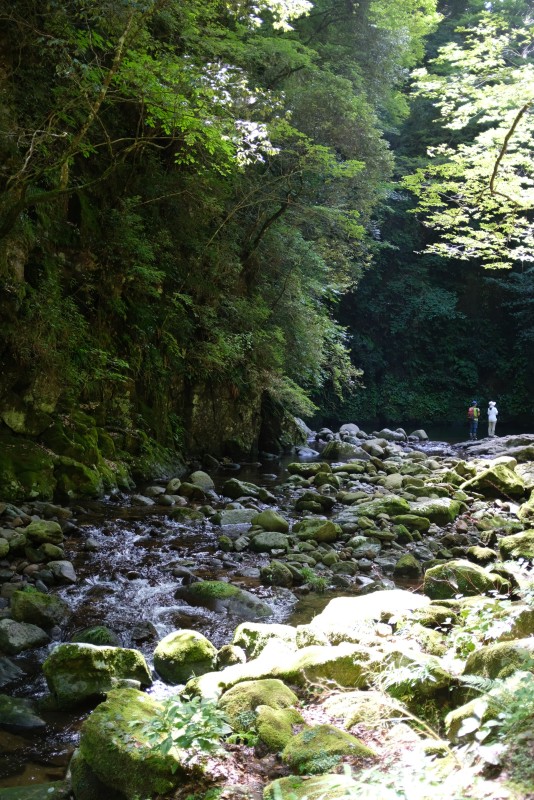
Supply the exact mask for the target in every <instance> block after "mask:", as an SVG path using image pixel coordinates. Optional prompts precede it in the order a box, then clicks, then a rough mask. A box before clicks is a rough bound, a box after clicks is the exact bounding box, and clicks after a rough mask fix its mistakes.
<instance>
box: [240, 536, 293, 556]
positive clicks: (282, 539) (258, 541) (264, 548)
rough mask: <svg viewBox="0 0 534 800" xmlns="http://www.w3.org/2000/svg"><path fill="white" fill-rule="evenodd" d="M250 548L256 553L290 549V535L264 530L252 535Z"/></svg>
mask: <svg viewBox="0 0 534 800" xmlns="http://www.w3.org/2000/svg"><path fill="white" fill-rule="evenodd" d="M249 546H250V549H251V550H252V551H253V552H254V553H272V552H276V551H286V552H287V550H289V537H288V536H286V535H285V534H284V533H276V532H275V531H263V532H262V533H258V534H255V535H251V537H250V545H249Z"/></svg>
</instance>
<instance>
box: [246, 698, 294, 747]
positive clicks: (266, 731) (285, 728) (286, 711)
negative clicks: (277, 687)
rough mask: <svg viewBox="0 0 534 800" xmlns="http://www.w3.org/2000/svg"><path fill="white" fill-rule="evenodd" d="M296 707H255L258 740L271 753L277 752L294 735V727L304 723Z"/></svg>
mask: <svg viewBox="0 0 534 800" xmlns="http://www.w3.org/2000/svg"><path fill="white" fill-rule="evenodd" d="M304 724H305V723H304V718H303V717H302V715H301V714H300V713H299V712H298V711H297V709H296V708H279V709H277V708H271V707H270V706H258V707H257V708H256V722H255V727H256V730H257V732H258V738H259V740H260V741H261V742H262V743H263V744H264V745H265V747H266V748H267V749H268V750H269V751H270V752H271V753H279V752H280V751H281V750H283V749H284V747H285V746H286V745H287V743H288V742H289V741H290V739H291V738H292V737H293V736H294V735H295V727H296V726H302V725H304Z"/></svg>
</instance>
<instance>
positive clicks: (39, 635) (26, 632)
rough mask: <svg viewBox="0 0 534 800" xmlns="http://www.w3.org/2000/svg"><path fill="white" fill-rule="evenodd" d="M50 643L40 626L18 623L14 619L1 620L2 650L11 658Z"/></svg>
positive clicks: (0, 645) (0, 641)
mask: <svg viewBox="0 0 534 800" xmlns="http://www.w3.org/2000/svg"><path fill="white" fill-rule="evenodd" d="M49 641H50V637H49V636H48V634H47V633H46V631H44V630H43V629H42V628H40V627H39V626H38V625H32V624H31V623H27V622H17V621H16V620H14V619H1V620H0V650H1V651H3V652H4V653H6V654H7V655H9V656H14V655H18V653H22V652H23V651H24V650H31V649H33V648H34V647H41V646H42V645H44V644H48V642H49Z"/></svg>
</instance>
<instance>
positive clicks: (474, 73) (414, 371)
mask: <svg viewBox="0 0 534 800" xmlns="http://www.w3.org/2000/svg"><path fill="white" fill-rule="evenodd" d="M439 7H440V10H441V11H442V13H443V21H442V22H441V24H440V25H439V27H438V29H437V30H436V32H435V33H434V34H433V35H432V36H430V37H429V39H428V45H427V54H428V55H427V59H426V62H425V67H424V69H421V70H418V71H417V73H416V76H417V84H416V86H415V90H414V92H413V93H412V95H411V97H412V100H411V112H410V115H409V117H408V118H407V119H406V121H405V122H404V123H403V125H402V126H401V128H400V130H399V131H398V133H397V134H394V133H393V134H390V139H391V143H392V148H393V151H394V152H395V155H396V156H397V159H396V164H397V167H396V177H397V179H398V183H397V185H396V186H395V187H394V188H393V190H392V191H391V192H390V194H389V196H388V198H387V200H386V202H384V203H383V204H382V205H381V209H380V210H379V211H377V213H376V234H375V239H376V241H375V243H374V262H375V268H374V269H373V270H371V271H369V272H368V273H367V274H366V275H365V276H364V278H363V280H362V282H361V283H360V285H359V286H358V289H357V291H356V292H355V293H354V294H353V295H352V296H347V297H346V298H345V299H344V301H343V304H342V309H341V311H342V313H341V317H340V318H341V319H342V321H343V322H344V323H345V324H346V325H347V327H348V329H349V331H350V334H351V342H352V358H353V360H354V362H355V363H356V364H358V366H359V367H360V368H362V370H363V383H364V384H365V386H366V389H365V391H362V392H359V393H357V394H355V395H354V396H352V397H351V398H349V399H348V400H347V401H346V402H345V403H342V404H339V403H338V402H337V401H335V400H334V399H333V398H331V397H326V398H324V401H323V402H321V403H320V405H321V406H322V407H323V408H324V410H325V412H326V420H328V421H331V420H333V419H336V420H339V419H342V420H343V421H347V420H361V421H367V420H369V421H373V422H375V421H376V422H377V424H396V425H399V424H401V425H405V424H408V423H409V422H411V423H413V424H414V425H417V426H419V425H420V424H424V425H428V424H429V423H440V422H445V423H451V422H456V423H457V425H458V433H460V430H461V426H462V425H464V426H465V413H466V408H467V406H468V404H469V403H470V402H471V400H472V398H477V399H479V402H481V404H482V405H484V403H486V402H487V401H488V400H489V399H494V400H497V402H498V406H499V408H500V416H499V419H500V422H501V428H500V430H501V431H504V430H506V429H505V428H504V427H503V425H502V423H509V425H510V427H511V429H514V428H515V430H517V429H518V428H519V429H521V428H522V427H523V426H528V425H529V424H530V420H531V417H532V413H533V411H534V400H533V392H534V384H533V381H532V375H531V372H530V370H529V369H528V367H527V364H528V362H529V361H530V360H531V359H532V357H533V355H534V352H533V350H532V346H533V338H532V322H531V319H532V315H531V312H532V303H533V297H534V295H533V293H532V289H533V285H532V280H533V273H532V268H531V267H530V261H531V259H532V252H533V250H532V242H531V234H530V233H529V230H530V227H529V226H531V225H532V219H531V218H532V214H531V211H530V206H531V200H530V194H531V187H530V182H531V178H530V177H529V176H530V175H531V173H532V141H531V132H530V130H529V131H525V130H524V127H525V126H527V127H528V125H529V120H530V121H531V118H532V108H531V106H529V105H528V103H527V101H528V97H527V95H528V96H530V95H529V92H530V93H531V92H532V82H531V81H530V80H528V77H527V76H528V75H530V72H531V70H532V55H531V49H532V48H531V44H529V42H530V43H531V42H532V22H531V20H529V9H528V4H527V3H524V2H521V0H518V1H517V2H516V1H515V0H503V1H502V2H499V3H492V4H488V3H482V2H479V0H468V2H442V3H441V4H440V6H439ZM492 31H493V34H495V32H496V31H498V32H499V35H498V36H497V35H496V34H495V35H493V34H492V33H491V32H492ZM529 37H530V38H529ZM489 53H491V58H490V57H489V55H488V54H489ZM527 105H528V107H527ZM521 110H522V113H521V115H520V116H519V117H518V115H519V114H520V111H521ZM516 117H518V119H517V124H516V125H515V126H514V128H513V131H512V126H513V123H514V121H515V119H516ZM530 127H531V126H530ZM510 132H511V136H509V137H508V133H510ZM507 137H508V138H507ZM505 183H506V184H507V185H508V189H506V188H505ZM512 184H513V188H512ZM407 189H409V190H413V192H414V194H415V195H416V196H415V197H414V194H411V193H410V192H409V191H407ZM512 191H513V192H515V193H516V202H514V203H510V202H509V199H507V198H506V197H504V196H503V194H504V195H506V194H510V193H511V192H512ZM414 212H416V215H415V214H414ZM423 223H424V224H423ZM503 265H504V266H508V267H510V270H509V271H506V272H503V271H499V272H495V271H494V272H488V271H487V269H485V267H488V266H491V267H493V268H496V267H499V266H503Z"/></svg>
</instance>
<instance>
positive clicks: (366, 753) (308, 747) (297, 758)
mask: <svg viewBox="0 0 534 800" xmlns="http://www.w3.org/2000/svg"><path fill="white" fill-rule="evenodd" d="M343 756H351V757H352V758H375V757H376V753H375V752H374V750H371V748H370V747H367V746H366V745H364V744H363V742H361V741H360V740H359V739H357V738H356V737H355V736H352V735H351V734H350V733H346V732H345V731H340V730H339V729H338V728H334V727H333V726H332V725H317V726H316V727H314V728H307V729H306V730H304V731H302V732H301V733H298V734H297V735H296V736H294V737H293V738H292V739H291V740H290V741H289V742H288V743H287V745H286V746H285V748H284V750H283V752H282V761H283V762H284V764H286V765H287V766H288V767H289V768H290V769H292V770H294V771H296V772H300V773H301V774H307V775H317V774H319V773H322V772H328V770H330V769H332V767H333V766H334V765H335V763H336V760H337V761H341V759H342V758H343Z"/></svg>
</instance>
